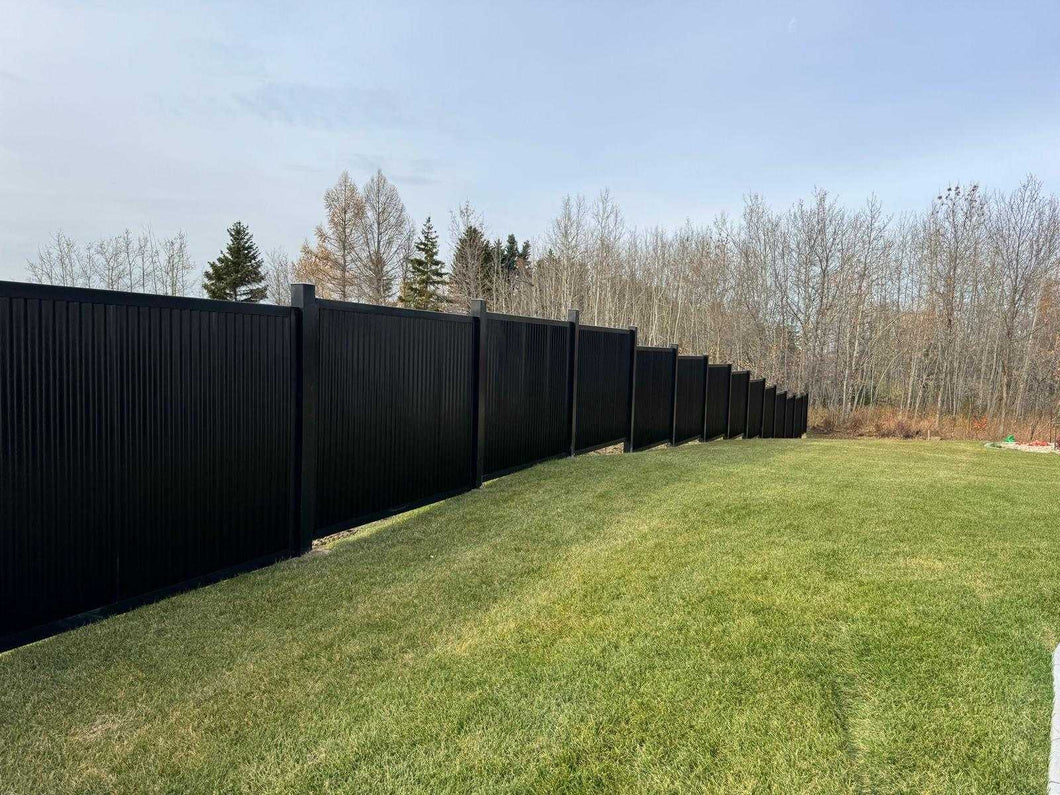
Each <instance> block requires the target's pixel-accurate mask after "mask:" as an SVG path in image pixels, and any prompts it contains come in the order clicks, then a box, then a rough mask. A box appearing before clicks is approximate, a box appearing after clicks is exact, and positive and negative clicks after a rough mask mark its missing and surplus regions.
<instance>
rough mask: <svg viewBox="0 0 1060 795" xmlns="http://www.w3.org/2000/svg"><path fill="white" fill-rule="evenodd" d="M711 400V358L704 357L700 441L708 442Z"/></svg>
mask: <svg viewBox="0 0 1060 795" xmlns="http://www.w3.org/2000/svg"><path fill="white" fill-rule="evenodd" d="M709 398H710V357H709V356H704V357H703V422H702V424H701V427H702V428H703V430H702V431H701V432H700V434H699V441H701V442H705V441H707V403H708V400H709Z"/></svg>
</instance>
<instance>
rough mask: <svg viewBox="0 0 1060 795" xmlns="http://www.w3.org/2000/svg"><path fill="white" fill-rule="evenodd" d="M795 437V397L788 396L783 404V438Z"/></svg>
mask: <svg viewBox="0 0 1060 795" xmlns="http://www.w3.org/2000/svg"><path fill="white" fill-rule="evenodd" d="M793 436H795V396H794V395H788V397H787V401H786V402H785V404H784V438H785V439H791V438H792V437H793Z"/></svg>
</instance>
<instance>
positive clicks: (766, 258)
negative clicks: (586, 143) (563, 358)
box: [29, 172, 1060, 426]
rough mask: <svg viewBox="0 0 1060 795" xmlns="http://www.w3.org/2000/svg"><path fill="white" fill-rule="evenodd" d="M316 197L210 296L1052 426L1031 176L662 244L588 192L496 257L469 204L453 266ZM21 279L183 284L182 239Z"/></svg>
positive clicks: (1059, 290)
mask: <svg viewBox="0 0 1060 795" xmlns="http://www.w3.org/2000/svg"><path fill="white" fill-rule="evenodd" d="M323 198H324V217H323V220H322V222H321V224H320V225H318V226H317V227H316V229H315V230H314V231H313V234H312V236H311V237H310V238H308V239H307V240H306V241H305V242H304V243H303V244H302V246H301V249H300V251H299V254H298V257H297V258H296V259H295V260H293V261H292V260H290V259H289V258H288V257H287V256H286V254H285V253H284V252H283V251H282V250H276V251H272V252H269V253H268V254H266V255H265V256H264V257H263V256H262V255H261V254H260V253H258V251H257V249H256V247H255V246H253V241H252V239H251V238H250V235H249V230H246V228H245V226H243V225H242V224H237V225H233V227H232V228H230V230H229V238H230V239H229V244H228V248H227V249H226V250H225V251H224V252H222V254H221V255H220V256H219V257H218V258H217V259H216V260H214V261H212V262H211V263H209V266H208V268H207V270H206V278H205V280H204V282H203V286H204V289H205V291H206V293H207V294H208V295H214V296H215V297H223V298H232V299H236V300H263V299H265V298H268V299H269V300H272V301H274V302H277V303H286V302H287V300H288V299H289V287H288V284H289V283H290V282H291V281H308V282H312V283H314V284H316V286H317V291H318V294H319V295H321V296H322V297H326V298H334V299H338V300H352V301H364V302H368V303H380V304H398V305H403V306H410V307H416V308H423V309H436V310H447V311H465V310H466V309H467V306H468V303H469V302H470V299H472V298H477V297H484V298H486V299H487V301H488V303H489V305H490V306H491V308H494V309H496V310H497V311H501V312H509V313H517V314H527V315H536V316H541V317H564V316H565V314H566V310H567V308H569V307H578V308H580V309H581V311H582V315H581V316H582V319H583V322H585V323H590V324H594V325H607V326H627V325H636V326H637V327H638V338H639V339H640V340H641V341H642V342H643V343H644V344H650V345H659V344H670V343H675V342H676V343H679V344H680V345H681V347H682V349H684V350H685V351H688V352H699V353H707V354H709V355H710V356H711V357H712V358H714V359H717V360H719V361H720V360H724V361H732V362H734V363H736V364H737V365H739V366H741V367H749V368H751V369H753V370H754V371H755V372H757V373H760V374H762V375H764V376H765V377H766V378H768V379H769V380H770V381H777V382H779V383H782V384H785V385H786V386H788V387H789V388H791V389H796V390H798V391H805V390H808V391H810V392H812V393H813V396H814V402H815V403H816V404H817V405H820V406H827V407H831V408H832V409H834V410H835V411H836V412H838V413H839V414H841V415H848V414H850V413H853V412H856V411H857V410H858V409H859V408H861V407H863V406H866V405H878V404H884V405H890V406H893V407H895V408H896V409H898V410H900V411H902V412H906V413H909V414H911V415H916V416H925V415H929V416H934V418H935V419H936V421H940V420H941V419H942V418H943V417H944V416H958V415H962V416H969V415H970V416H977V417H984V418H987V419H989V420H990V421H991V422H993V423H996V424H999V425H1002V426H1003V425H1004V424H1005V423H1006V422H1008V421H1016V420H1020V419H1023V418H1025V417H1027V416H1041V417H1046V418H1051V419H1052V421H1053V422H1054V424H1055V423H1056V422H1057V421H1058V420H1060V209H1058V201H1057V198H1056V197H1055V196H1053V195H1050V194H1048V193H1046V192H1045V191H1044V190H1043V188H1042V185H1041V184H1040V183H1039V182H1038V181H1037V180H1036V179H1035V178H1033V177H1028V178H1027V179H1026V180H1025V181H1024V182H1023V183H1022V184H1021V185H1020V186H1019V187H1018V188H1016V189H1014V190H1012V191H1009V192H998V191H995V192H990V193H988V192H986V191H984V190H983V189H981V188H980V187H979V186H977V185H974V184H972V185H968V186H962V185H954V186H951V187H949V188H947V189H946V190H944V191H943V192H941V193H939V194H938V195H937V196H935V197H934V198H933V200H932V201H931V202H930V206H929V207H928V208H927V209H926V210H925V211H923V212H919V213H908V214H905V215H899V216H889V215H886V214H885V213H884V211H883V209H882V207H881V205H880V203H879V202H878V201H877V200H876V199H875V198H870V199H869V200H868V201H866V202H865V203H864V205H862V206H861V207H859V208H849V207H846V206H844V205H842V204H840V203H839V202H838V201H837V200H836V199H835V198H834V197H832V196H830V195H829V194H828V193H827V192H826V191H824V190H818V191H815V192H814V193H813V195H812V196H811V197H810V198H808V199H806V200H801V201H798V202H795V203H794V204H793V205H792V206H790V207H788V208H786V209H782V210H777V209H773V208H771V207H769V206H768V205H767V204H766V203H765V202H764V200H763V199H762V198H761V197H760V196H757V195H751V196H748V197H746V198H745V200H744V206H743V209H742V212H741V214H740V215H739V216H736V217H730V216H728V215H724V214H722V215H719V216H718V217H716V218H714V219H712V220H711V221H710V222H709V223H706V224H698V225H697V224H693V223H692V222H687V223H686V224H684V225H683V226H681V227H679V228H676V229H664V228H658V227H656V228H650V229H643V230H642V229H638V228H636V227H635V226H633V225H632V224H630V223H628V222H627V221H626V219H625V217H624V215H623V213H622V211H621V208H620V207H619V206H618V205H617V203H616V202H615V201H614V199H613V197H612V196H611V195H610V193H608V192H607V191H603V192H602V193H600V194H599V196H597V197H596V198H595V199H594V200H592V201H590V200H587V199H585V198H584V197H567V198H565V199H564V200H563V201H562V203H561V206H560V209H559V212H558V213H557V215H556V217H555V218H554V219H553V220H552V221H551V223H550V224H549V226H548V228H547V229H546V230H545V231H544V233H543V234H542V235H541V236H540V237H539V238H538V239H537V242H536V243H535V244H534V245H533V247H532V246H531V243H530V242H529V241H526V240H524V241H523V242H522V243H520V242H519V241H518V239H517V238H516V236H515V235H514V234H509V235H507V236H506V238H504V239H502V238H499V237H498V238H491V237H490V235H489V232H488V227H487V224H486V222H485V220H484V218H483V216H482V215H481V214H480V213H479V212H477V211H476V210H475V209H474V208H473V207H472V206H471V205H470V204H464V205H462V206H461V207H459V208H457V209H456V210H454V211H453V212H451V213H450V218H449V230H448V232H449V239H448V241H447V242H448V248H449V262H448V263H444V262H443V261H442V259H441V255H440V248H441V245H440V242H439V236H438V232H437V230H436V229H435V227H434V225H433V223H432V221H431V219H430V218H428V219H426V221H425V222H424V223H423V224H422V226H421V227H420V228H419V230H418V233H417V231H416V230H415V228H414V226H413V223H412V221H411V219H410V217H409V214H408V212H407V211H406V208H405V205H404V203H403V202H402V200H401V197H400V195H399V193H398V191H397V189H396V187H395V186H394V185H393V184H391V183H390V182H389V181H388V180H387V179H386V177H385V176H383V174H382V173H381V172H377V173H376V174H375V175H374V176H373V177H371V178H370V179H369V180H368V181H367V182H366V183H365V184H364V185H363V187H361V188H358V186H357V185H356V184H355V183H354V181H353V180H352V179H351V178H350V176H349V174H347V173H345V172H344V173H343V174H342V175H340V177H339V179H338V180H337V182H336V183H335V184H334V185H333V186H332V187H331V188H329V189H328V190H327V191H326V192H325V194H324V197H323ZM532 248H533V249H534V250H536V251H537V252H538V254H537V255H536V256H531V254H532ZM29 268H30V273H31V275H32V277H33V278H34V279H35V280H37V281H42V282H51V283H63V284H72V285H80V286H102V287H108V288H112V289H124V290H130V289H131V290H142V291H148V292H162V293H168V294H176V295H183V294H188V293H189V292H191V291H193V290H194V289H195V287H196V284H195V279H194V278H193V277H194V273H195V269H194V267H193V265H192V263H191V262H190V260H189V259H188V256H187V244H186V240H185V239H184V236H183V234H178V235H177V236H176V237H174V238H166V239H162V240H156V239H155V238H154V237H153V236H151V235H150V234H147V233H145V234H143V235H140V236H133V235H130V234H129V233H128V232H126V233H124V234H123V235H121V236H119V237H116V238H113V239H108V240H104V241H100V242H98V243H93V244H88V245H84V246H79V245H77V244H75V243H73V242H72V241H70V240H69V239H67V238H65V237H64V236H63V235H62V234H61V233H60V234H58V235H57V236H56V238H55V239H53V240H52V241H51V242H50V243H49V244H48V245H46V246H44V247H42V249H41V251H40V254H39V256H38V259H37V260H36V261H35V262H30V263H29ZM237 283H238V284H237ZM233 285H235V286H234V287H233Z"/></svg>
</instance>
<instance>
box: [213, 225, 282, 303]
mask: <svg viewBox="0 0 1060 795" xmlns="http://www.w3.org/2000/svg"><path fill="white" fill-rule="evenodd" d="M263 264H264V262H263V261H262V258H261V254H260V253H258V247H257V246H256V245H255V244H254V238H253V237H251V235H250V230H249V229H247V227H246V224H244V223H243V222H242V221H236V222H235V223H234V224H232V225H231V226H230V227H228V245H227V246H226V247H225V250H224V251H222V252H221V254H220V255H219V256H218V257H217V259H215V260H214V261H213V262H211V263H209V267H208V268H207V270H206V274H205V279H204V281H203V288H204V289H205V290H206V294H207V295H208V296H210V298H216V299H219V300H222V301H246V302H250V303H257V302H258V301H261V300H263V299H264V298H265V296H266V294H267V292H268V288H267V287H266V285H265V273H264V272H263V271H262V266H263Z"/></svg>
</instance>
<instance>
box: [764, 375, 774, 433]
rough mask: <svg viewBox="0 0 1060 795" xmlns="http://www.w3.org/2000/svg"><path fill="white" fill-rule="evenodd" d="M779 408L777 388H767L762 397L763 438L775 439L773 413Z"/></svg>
mask: <svg viewBox="0 0 1060 795" xmlns="http://www.w3.org/2000/svg"><path fill="white" fill-rule="evenodd" d="M776 408H777V388H776V386H775V385H774V386H771V387H766V389H765V390H764V392H763V395H762V438H763V439H772V438H773V413H774V412H775V411H776Z"/></svg>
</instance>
